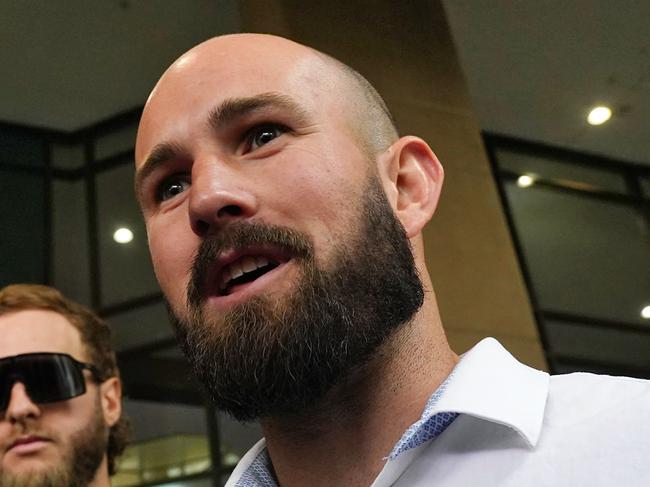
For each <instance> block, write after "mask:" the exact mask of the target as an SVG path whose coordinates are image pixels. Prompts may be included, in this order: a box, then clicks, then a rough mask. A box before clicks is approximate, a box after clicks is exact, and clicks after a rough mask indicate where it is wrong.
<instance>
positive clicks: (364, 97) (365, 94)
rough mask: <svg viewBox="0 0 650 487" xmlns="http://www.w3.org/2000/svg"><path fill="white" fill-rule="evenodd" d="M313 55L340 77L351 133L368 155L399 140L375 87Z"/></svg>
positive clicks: (340, 65)
mask: <svg viewBox="0 0 650 487" xmlns="http://www.w3.org/2000/svg"><path fill="white" fill-rule="evenodd" d="M314 52H315V53H316V55H317V56H319V57H321V58H322V59H323V61H324V62H325V63H326V64H327V65H328V66H329V67H330V69H332V70H333V71H334V72H336V73H337V75H338V76H339V77H340V79H341V82H342V86H343V87H345V94H346V95H347V97H348V102H349V106H350V109H351V110H350V112H349V113H347V116H348V117H349V123H350V127H351V129H352V130H354V131H355V132H356V135H357V137H358V138H359V142H360V143H361V144H362V145H363V147H364V148H365V149H366V150H367V152H368V153H369V154H377V153H379V152H383V151H385V150H386V149H387V148H388V147H389V146H390V145H391V144H392V143H393V142H395V140H397V138H398V137H399V134H398V131H397V128H396V127H395V120H394V118H393V115H392V114H391V112H390V110H389V109H388V105H386V102H385V101H384V99H383V98H382V97H381V95H380V94H379V92H378V91H377V90H376V89H375V87H374V86H373V85H372V84H371V83H370V82H369V81H368V80H367V79H366V78H365V77H364V76H363V75H362V74H361V73H359V72H358V71H357V70H355V69H354V68H352V67H350V66H348V65H347V64H345V63H343V62H342V61H339V60H338V59H336V58H334V57H332V56H330V55H328V54H325V53H323V52H320V51H317V50H315V49H314Z"/></svg>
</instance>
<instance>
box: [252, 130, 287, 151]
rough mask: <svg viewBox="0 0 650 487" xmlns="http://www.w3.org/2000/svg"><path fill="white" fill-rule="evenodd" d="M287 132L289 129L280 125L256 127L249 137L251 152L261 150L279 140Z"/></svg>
mask: <svg viewBox="0 0 650 487" xmlns="http://www.w3.org/2000/svg"><path fill="white" fill-rule="evenodd" d="M286 131H287V128H286V127H284V126H283V125H279V124H265V125H260V126H259V127H255V128H254V129H253V130H251V131H250V132H249V135H248V141H249V142H248V143H249V150H255V149H259V148H260V147H262V146H263V145H266V144H268V143H269V142H271V141H272V140H273V139H277V138H278V137H280V136H281V135H282V134H283V133H285V132H286Z"/></svg>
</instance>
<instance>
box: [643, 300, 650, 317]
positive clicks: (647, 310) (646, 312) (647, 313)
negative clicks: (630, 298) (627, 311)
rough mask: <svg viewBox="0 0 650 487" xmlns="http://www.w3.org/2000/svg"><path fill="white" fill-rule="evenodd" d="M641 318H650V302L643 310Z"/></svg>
mask: <svg viewBox="0 0 650 487" xmlns="http://www.w3.org/2000/svg"><path fill="white" fill-rule="evenodd" d="M641 318H645V319H646V320H650V304H649V305H648V306H646V307H644V308H643V309H642V310H641Z"/></svg>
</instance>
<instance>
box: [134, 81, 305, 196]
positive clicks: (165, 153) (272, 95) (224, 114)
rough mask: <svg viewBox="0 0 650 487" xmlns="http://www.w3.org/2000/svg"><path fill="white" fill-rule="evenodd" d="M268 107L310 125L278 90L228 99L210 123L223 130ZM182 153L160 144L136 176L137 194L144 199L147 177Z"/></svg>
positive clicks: (173, 146)
mask: <svg viewBox="0 0 650 487" xmlns="http://www.w3.org/2000/svg"><path fill="white" fill-rule="evenodd" d="M266 108H281V109H284V110H287V111H289V112H291V114H292V115H293V118H294V120H295V122H296V123H297V124H300V125H306V124H308V123H309V120H310V116H309V113H308V112H307V110H305V109H304V108H303V107H301V106H300V105H299V104H298V103H297V102H296V101H295V100H294V99H293V98H291V97H289V96H287V95H283V94H281V93H276V92H268V93H260V94H259V95H253V96H249V97H237V98H227V99H225V100H224V101H222V102H221V103H219V105H217V106H216V107H214V108H213V109H212V110H210V113H209V115H208V124H209V125H210V126H211V127H212V129H213V130H220V129H222V128H224V127H225V126H227V125H229V124H231V123H234V122H236V121H237V120H238V119H241V118H243V117H245V116H247V115H250V114H252V113H255V112H258V111H262V110H264V109H266ZM180 152H181V150H180V148H179V147H178V146H177V145H176V144H173V143H169V142H163V143H161V144H158V145H156V146H155V147H154V148H153V150H152V151H151V152H150V153H149V155H148V156H147V158H146V159H145V161H144V163H143V164H142V166H141V167H140V169H138V170H137V172H136V175H135V185H134V187H135V194H136V197H138V198H140V196H141V191H142V185H143V183H144V181H145V180H146V179H147V177H148V176H149V175H150V174H151V173H152V172H153V171H154V170H155V169H156V168H157V167H159V166H161V165H162V164H164V163H165V162H167V161H169V160H171V159H174V158H175V157H177V156H178V154H179V153H180Z"/></svg>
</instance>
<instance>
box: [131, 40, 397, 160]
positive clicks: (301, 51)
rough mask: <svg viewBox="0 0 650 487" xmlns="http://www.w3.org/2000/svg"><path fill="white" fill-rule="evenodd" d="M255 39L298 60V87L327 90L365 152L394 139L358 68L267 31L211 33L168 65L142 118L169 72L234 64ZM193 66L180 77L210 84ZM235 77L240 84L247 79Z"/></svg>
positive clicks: (318, 94)
mask: <svg viewBox="0 0 650 487" xmlns="http://www.w3.org/2000/svg"><path fill="white" fill-rule="evenodd" d="M260 44H263V45H264V46H265V50H266V52H267V53H269V55H272V54H271V53H275V54H277V53H285V56H284V57H285V60H287V61H289V62H288V63H287V64H293V65H294V66H296V67H298V66H300V68H299V69H303V71H304V74H303V86H301V87H300V88H302V89H304V90H306V91H309V92H311V93H313V95H314V98H319V99H322V98H325V97H327V96H330V97H334V98H336V99H338V100H339V104H340V107H341V110H339V115H340V116H342V117H343V118H344V119H345V121H346V122H347V125H348V128H349V132H350V135H353V136H354V137H355V138H356V139H357V141H358V143H359V146H360V147H361V148H362V149H363V150H364V152H365V153H366V154H368V155H371V156H375V155H376V154H378V153H380V152H382V151H384V150H386V149H387V148H388V147H389V146H390V145H391V144H392V143H393V142H394V141H395V140H397V138H398V137H399V135H398V132H397V129H396V127H395V123H394V120H393V117H392V115H391V113H390V111H389V109H388V107H387V105H386V103H385V102H384V100H383V99H382V97H381V96H380V95H379V93H378V92H377V90H376V89H375V88H374V87H373V86H372V84H371V83H370V82H369V81H368V80H367V79H366V78H364V77H363V76H362V75H361V74H360V73H359V72H357V71H356V70H354V69H353V68H351V67H350V66H348V65H346V64H345V63H343V62H341V61H339V60H337V59H335V58H334V57H332V56H330V55H328V54H325V53H323V52H320V51H318V50H316V49H313V48H311V47H307V46H304V45H301V44H298V43H296V42H293V41H290V40H288V39H284V38H281V37H277V36H272V35H267V34H230V35H225V36H219V37H214V38H212V39H209V40H207V41H205V42H203V43H201V44H199V45H198V46H196V47H194V48H192V49H191V50H189V51H188V52H187V53H185V54H183V55H182V56H181V57H180V58H179V59H178V60H176V61H175V62H174V63H173V64H172V65H171V66H170V68H169V69H168V70H167V71H166V72H165V74H164V75H163V76H162V77H161V79H160V80H159V82H158V84H157V85H156V87H155V88H154V90H153V91H152V93H151V95H150V97H149V100H148V101H147V105H146V106H145V112H144V114H143V120H145V119H146V115H147V111H148V110H147V109H148V106H149V105H150V104H151V102H152V101H153V100H154V99H155V98H156V97H157V94H158V92H159V91H161V87H162V86H164V85H165V83H166V82H168V81H170V78H177V77H178V75H179V74H183V72H185V71H188V65H194V66H195V67H196V65H199V66H202V67H203V68H204V69H203V70H204V71H205V72H207V71H209V70H210V66H216V65H217V64H219V62H220V61H223V59H224V58H228V60H229V62H230V63H231V64H232V65H233V66H236V65H242V64H243V63H245V62H246V60H245V59H243V57H245V55H244V56H242V54H238V53H242V52H249V53H250V51H251V48H252V49H255V48H256V47H259V46H260ZM265 54H266V53H265ZM255 61H257V60H255ZM194 71H195V72H194V73H193V74H192V78H191V79H189V78H185V81H184V82H185V83H186V84H187V85H188V86H193V87H195V88H197V89H206V88H207V89H209V86H208V87H206V86H204V83H203V79H202V75H201V69H198V70H197V69H195V70H194ZM219 75H220V76H223V77H224V78H226V77H228V76H231V75H232V73H231V72H230V70H228V69H223V70H222V71H221V72H220V73H219ZM267 75H268V73H267V72H259V73H257V76H259V77H261V78H262V79H263V78H264V77H265V76H267ZM211 76H214V73H211ZM207 78H208V76H206V79H207ZM239 81H240V82H241V83H242V84H243V83H246V82H249V81H251V80H250V79H240V80H239ZM215 94H216V93H215ZM138 142H139V140H138ZM137 149H138V148H136V154H137V153H138V150H137Z"/></svg>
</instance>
